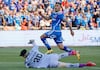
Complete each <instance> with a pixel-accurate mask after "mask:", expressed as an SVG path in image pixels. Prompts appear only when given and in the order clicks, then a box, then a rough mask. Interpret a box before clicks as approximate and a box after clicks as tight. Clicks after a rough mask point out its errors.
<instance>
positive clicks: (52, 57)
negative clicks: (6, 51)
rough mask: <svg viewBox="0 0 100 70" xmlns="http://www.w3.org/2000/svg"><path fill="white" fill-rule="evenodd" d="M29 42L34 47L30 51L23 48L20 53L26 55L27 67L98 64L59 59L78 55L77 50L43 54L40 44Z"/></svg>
mask: <svg viewBox="0 0 100 70" xmlns="http://www.w3.org/2000/svg"><path fill="white" fill-rule="evenodd" d="M29 44H32V45H33V48H32V49H31V51H30V52H27V50H26V49H23V50H22V51H21V53H20V56H22V57H24V58H25V59H26V60H25V66H26V67H27V68H54V67H55V68H56V67H66V68H73V67H77V68H81V67H86V66H95V65H96V64H95V63H93V62H87V63H65V62H60V61H59V59H61V58H64V57H67V56H71V55H76V52H75V51H73V52H68V53H67V52H66V53H61V54H56V53H52V54H43V53H41V52H39V50H38V48H39V47H38V46H37V45H36V44H35V42H34V40H30V41H29Z"/></svg>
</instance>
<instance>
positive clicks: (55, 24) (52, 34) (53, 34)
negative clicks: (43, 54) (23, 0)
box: [39, 2, 80, 60]
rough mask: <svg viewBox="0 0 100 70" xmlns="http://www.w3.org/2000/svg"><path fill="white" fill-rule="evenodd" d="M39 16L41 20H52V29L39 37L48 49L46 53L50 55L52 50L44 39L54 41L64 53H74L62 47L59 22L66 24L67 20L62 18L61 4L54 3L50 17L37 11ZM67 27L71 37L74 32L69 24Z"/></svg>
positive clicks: (78, 55)
mask: <svg viewBox="0 0 100 70" xmlns="http://www.w3.org/2000/svg"><path fill="white" fill-rule="evenodd" d="M39 14H40V15H41V16H42V17H43V18H45V19H46V20H49V19H52V23H51V27H52V29H51V30H50V31H48V32H46V33H44V34H43V35H41V37H40V38H41V40H42V42H43V43H44V44H45V46H46V47H47V49H48V51H47V53H52V52H53V50H52V49H51V47H50V45H49V44H48V42H47V40H46V38H51V39H54V41H55V42H56V44H57V46H58V47H59V48H60V49H61V50H64V51H66V52H71V51H74V50H72V49H70V48H68V47H67V46H63V39H62V33H61V22H62V21H64V22H66V23H67V20H66V18H65V17H64V14H63V12H62V11H61V3H59V2H56V4H55V9H54V12H52V13H51V16H49V17H47V16H45V15H43V14H42V12H41V11H39ZM68 25H69V29H70V32H71V35H72V36H73V35H74V32H73V31H72V27H71V25H70V24H68ZM77 57H78V59H79V60H80V54H79V53H77Z"/></svg>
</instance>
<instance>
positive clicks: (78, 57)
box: [76, 51, 80, 60]
mask: <svg viewBox="0 0 100 70" xmlns="http://www.w3.org/2000/svg"><path fill="white" fill-rule="evenodd" d="M76 56H77V59H78V60H80V52H79V51H76Z"/></svg>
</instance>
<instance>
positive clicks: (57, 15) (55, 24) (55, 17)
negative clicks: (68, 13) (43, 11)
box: [50, 12, 64, 31]
mask: <svg viewBox="0 0 100 70" xmlns="http://www.w3.org/2000/svg"><path fill="white" fill-rule="evenodd" d="M50 17H51V19H52V23H51V26H52V30H55V31H56V30H57V31H58V30H59V31H60V30H61V21H62V20H63V19H64V14H63V13H62V12H53V13H52V14H51V16H50Z"/></svg>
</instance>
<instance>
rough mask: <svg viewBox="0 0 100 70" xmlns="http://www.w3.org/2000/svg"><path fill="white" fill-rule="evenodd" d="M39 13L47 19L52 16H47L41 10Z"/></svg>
mask: <svg viewBox="0 0 100 70" xmlns="http://www.w3.org/2000/svg"><path fill="white" fill-rule="evenodd" d="M39 14H40V16H42V17H43V18H44V19H46V20H49V19H51V18H50V16H46V15H44V14H42V12H41V11H39Z"/></svg>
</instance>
